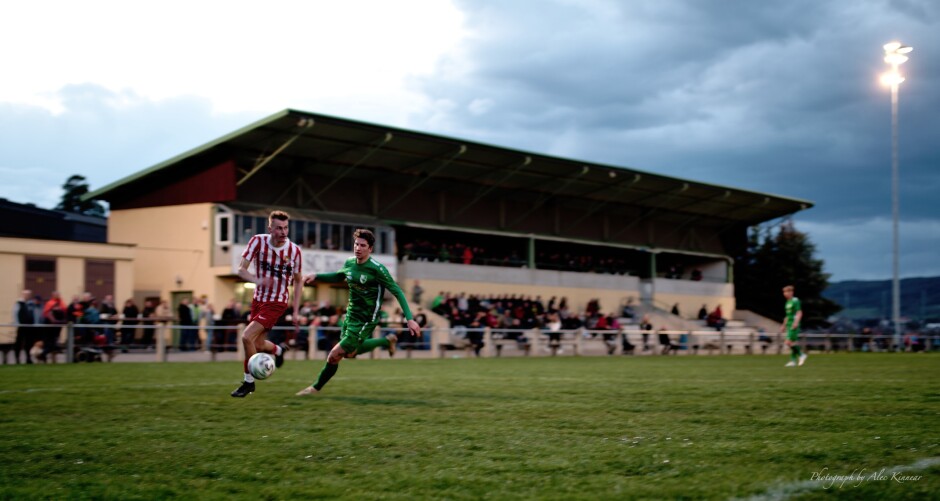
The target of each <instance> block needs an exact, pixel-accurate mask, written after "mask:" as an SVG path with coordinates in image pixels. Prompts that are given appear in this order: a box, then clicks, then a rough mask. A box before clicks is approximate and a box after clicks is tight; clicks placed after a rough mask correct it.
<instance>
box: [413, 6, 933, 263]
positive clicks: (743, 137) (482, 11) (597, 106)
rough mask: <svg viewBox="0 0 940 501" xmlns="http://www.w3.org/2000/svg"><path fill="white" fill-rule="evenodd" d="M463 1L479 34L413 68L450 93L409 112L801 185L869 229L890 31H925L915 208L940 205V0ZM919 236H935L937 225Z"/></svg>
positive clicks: (635, 163)
mask: <svg viewBox="0 0 940 501" xmlns="http://www.w3.org/2000/svg"><path fill="white" fill-rule="evenodd" d="M460 5H461V7H462V9H463V10H464V12H465V14H466V16H467V19H466V24H467V27H468V28H469V30H470V31H471V32H473V33H474V34H475V37H474V38H473V40H472V41H471V45H470V46H469V47H468V48H466V50H465V52H463V53H461V54H459V55H457V56H455V58H454V59H452V60H450V61H448V62H447V63H446V64H444V65H442V72H441V73H439V74H437V75H435V76H434V77H432V78H428V79H426V80H423V81H420V82H418V83H417V85H418V86H419V88H420V89H421V91H422V92H424V93H426V94H427V95H429V96H430V97H431V98H432V99H433V100H434V102H435V103H437V104H438V105H437V106H436V107H434V109H432V110H431V112H429V113H427V114H421V115H416V116H415V117H414V119H413V122H415V123H420V124H427V125H428V127H429V128H430V129H431V130H436V131H439V132H447V133H449V134H452V135H456V136H469V137H473V138H476V139H479V140H482V141H485V142H489V143H494V144H499V145H506V146H512V147H519V148H524V149H529V150H534V151H544V152H550V153H554V154H559V155H562V156H569V157H574V158H584V159H588V160H594V161H600V162H605V163H611V164H616V165H625V166H631V167H635V168H639V169H643V170H649V171H655V172H660V173H664V174H668V175H675V176H681V177H687V178H692V179H697V180H701V181H706V182H714V183H718V184H726V185H732V186H737V187H741V188H745V189H752V190H757V191H764V192H769V193H775V194H778V195H783V196H792V197H796V198H805V199H809V200H813V201H814V202H815V203H816V204H817V206H816V208H814V209H812V210H810V211H808V212H807V213H805V214H801V215H800V216H799V219H800V220H805V221H808V222H813V223H814V224H819V225H833V224H834V225H838V224H839V223H840V222H843V221H852V224H853V225H855V226H856V227H858V228H869V229H870V230H871V231H873V232H881V231H882V230H883V227H882V226H883V225H877V224H874V223H872V224H870V225H867V226H866V225H865V224H863V223H861V222H860V221H875V220H876V219H877V218H879V217H883V216H887V217H889V218H890V213H891V212H890V210H891V198H890V197H891V195H890V180H891V178H890V172H891V169H890V162H891V142H890V134H891V122H890V92H889V91H888V90H887V89H886V88H883V87H881V86H880V84H879V83H878V76H879V74H880V73H882V72H884V71H886V69H887V67H886V65H885V64H884V63H883V62H882V61H881V57H882V55H883V54H882V52H881V45H882V44H884V43H886V42H887V41H889V40H891V39H894V38H895V37H901V38H902V40H903V41H904V42H905V43H907V44H910V45H912V46H914V47H915V50H914V52H913V53H912V54H911V62H910V63H908V64H906V65H904V66H903V67H902V70H903V72H904V73H905V74H906V75H908V81H907V82H905V83H904V84H903V85H902V88H901V101H900V102H901V107H900V108H901V122H900V123H901V172H902V190H901V192H902V217H904V218H905V219H906V220H910V221H936V220H940V211H938V210H937V203H936V193H937V188H940V175H938V173H937V170H936V166H937V165H938V161H940V146H938V145H937V142H936V140H935V138H934V137H933V136H935V132H934V131H935V129H936V126H935V124H934V123H935V121H936V120H935V118H934V114H935V110H937V109H940V90H938V89H940V66H938V64H937V63H938V62H940V58H938V57H936V55H934V54H932V53H931V51H932V50H934V48H936V47H940V3H936V2H931V1H928V0H923V1H914V0H908V1H891V2H888V1H882V2H858V3H854V2H816V1H801V2H796V1H788V2H752V1H744V0H741V1H726V0H715V1H697V0H696V1H691V0H690V1H650V2H642V1H639V2H637V1H633V2H613V1H611V2H603V1H587V2H574V1H563V2H554V3H545V2H543V3H540V4H539V8H538V12H533V11H532V6H531V4H527V3H519V2H504V3H499V4H497V5H494V4H492V3H486V4H480V3H478V2H464V3H461V4H460ZM817 227H820V226H817ZM825 227H827V228H828V227H829V226H825ZM917 227H926V228H934V227H935V226H931V225H929V224H928V225H920V226H917ZM828 234H833V232H829V233H828ZM828 234H827V235H828ZM883 236H884V235H881V234H880V233H878V234H877V236H875V235H873V237H875V238H882V237H883ZM820 238H827V236H826V235H821V236H820ZM888 238H889V239H890V236H888ZM918 238H920V235H918ZM921 240H923V239H920V240H918V242H921ZM912 245H914V246H915V247H916V246H917V245H933V246H934V248H937V247H938V246H940V235H934V236H933V237H932V239H931V236H930V235H927V236H926V241H925V242H921V243H912ZM821 247H825V246H823V245H821ZM911 252H913V250H911ZM886 270H887V268H886ZM845 273H847V274H850V272H848V271H846V272H845ZM886 273H887V272H886Z"/></svg>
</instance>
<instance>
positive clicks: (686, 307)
mask: <svg viewBox="0 0 940 501" xmlns="http://www.w3.org/2000/svg"><path fill="white" fill-rule="evenodd" d="M656 303H657V304H656V306H659V307H660V308H663V309H666V310H669V309H671V308H672V305H674V304H676V303H679V316H681V317H683V318H688V319H696V318H698V310H699V309H700V308H701V307H702V305H703V304H704V305H705V308H706V309H707V310H708V312H709V313H711V312H712V310H714V309H715V307H716V306H718V305H721V313H722V315H723V316H724V318H726V319H731V317H732V316H733V315H734V311H735V304H736V303H735V299H734V296H731V297H727V296H694V295H682V294H656Z"/></svg>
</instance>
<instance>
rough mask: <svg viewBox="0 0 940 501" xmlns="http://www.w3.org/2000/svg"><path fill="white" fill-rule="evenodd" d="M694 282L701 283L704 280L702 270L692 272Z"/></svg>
mask: <svg viewBox="0 0 940 501" xmlns="http://www.w3.org/2000/svg"><path fill="white" fill-rule="evenodd" d="M692 280H695V281H696V282H698V281H701V280H702V270H700V269H698V268H696V269H694V270H692Z"/></svg>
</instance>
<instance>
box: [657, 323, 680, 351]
mask: <svg viewBox="0 0 940 501" xmlns="http://www.w3.org/2000/svg"><path fill="white" fill-rule="evenodd" d="M659 344H660V346H662V347H663V349H662V352H661V353H660V354H661V355H668V354H669V353H671V352H674V351H675V349H676V348H677V347H676V345H674V344H672V340H670V339H669V334H667V333H666V329H664V328H662V327H660V329H659Z"/></svg>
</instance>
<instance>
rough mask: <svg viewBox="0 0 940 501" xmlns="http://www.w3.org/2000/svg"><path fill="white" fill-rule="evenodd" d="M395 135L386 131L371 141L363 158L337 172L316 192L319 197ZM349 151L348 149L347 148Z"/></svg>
mask: <svg viewBox="0 0 940 501" xmlns="http://www.w3.org/2000/svg"><path fill="white" fill-rule="evenodd" d="M393 137H394V136H392V133H391V132H386V133H385V135H384V136H383V137H381V138H379V139H376V140H374V141H372V142H371V143H370V145H371V147H370V148H369V150H368V151H366V153H365V154H364V155H363V156H362V157H361V158H359V160H356V162H355V163H353V164H352V165H350V166H348V167H346V168H345V169H343V170H342V171H341V172H340V173H339V174H337V175H336V176H335V177H334V178H333V180H332V181H330V182H329V183H327V185H326V186H324V187H323V188H320V190H319V191H318V192H317V193H316V196H317V197H319V196H320V195H323V194H324V193H326V192H327V190H329V189H330V188H332V187H333V186H334V185H335V184H336V183H338V182H339V181H340V180H341V179H343V178H344V177H346V176H347V175H349V173H350V172H352V171H353V170H354V169H355V168H356V167H359V166H360V165H361V164H362V162H365V161H366V160H368V159H369V157H371V156H372V155H374V154H375V153H376V152H377V151H379V150H380V149H382V147H384V146H385V145H386V144H388V143H389V141H391V140H392V138H393ZM347 151H348V150H347ZM343 153H346V152H345V151H344V152H343ZM343 153H341V154H343ZM335 157H336V156H334V157H333V158H335Z"/></svg>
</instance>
